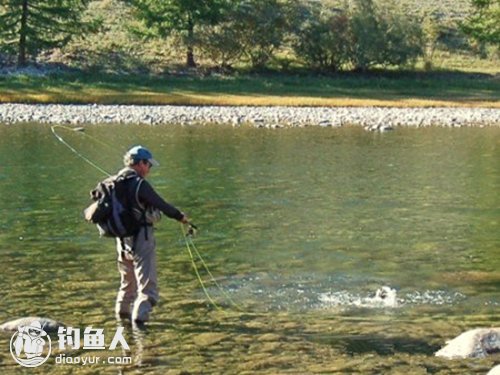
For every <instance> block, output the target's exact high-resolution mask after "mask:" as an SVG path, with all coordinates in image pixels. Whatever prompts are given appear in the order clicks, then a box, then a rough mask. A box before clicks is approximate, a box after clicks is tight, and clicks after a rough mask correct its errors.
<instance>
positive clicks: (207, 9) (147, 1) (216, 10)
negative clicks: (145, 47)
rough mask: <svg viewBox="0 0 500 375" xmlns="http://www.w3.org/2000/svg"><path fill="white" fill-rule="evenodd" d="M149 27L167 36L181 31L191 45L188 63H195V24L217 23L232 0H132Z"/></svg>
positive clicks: (160, 35)
mask: <svg viewBox="0 0 500 375" xmlns="http://www.w3.org/2000/svg"><path fill="white" fill-rule="evenodd" d="M128 1H129V2H130V3H131V4H132V5H133V6H134V8H135V9H136V14H137V17H138V18H139V19H141V20H142V21H143V22H144V23H145V25H146V27H147V28H148V29H149V36H154V37H162V38H163V37H166V36H168V35H169V34H170V33H171V32H172V31H177V32H180V33H181V34H182V35H183V37H184V44H185V46H186V48H187V53H186V65H187V66H188V67H195V66H196V62H195V58H194V48H193V47H194V44H195V28H196V27H197V26H200V25H203V24H205V25H207V24H209V25H210V24H212V25H213V24H216V23H217V22H218V21H220V19H221V18H222V17H223V14H224V11H225V10H226V9H227V7H228V6H229V4H230V3H231V1H230V0H128Z"/></svg>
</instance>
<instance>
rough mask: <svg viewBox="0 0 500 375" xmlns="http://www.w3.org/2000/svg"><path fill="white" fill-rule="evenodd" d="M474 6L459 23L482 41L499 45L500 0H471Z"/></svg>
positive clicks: (465, 30)
mask: <svg viewBox="0 0 500 375" xmlns="http://www.w3.org/2000/svg"><path fill="white" fill-rule="evenodd" d="M471 3H472V6H473V8H474V10H473V12H472V14H471V15H470V16H469V17H468V19H467V20H466V21H465V22H463V23H462V24H461V26H462V29H463V31H464V32H465V33H466V34H468V35H470V36H471V37H473V38H474V39H476V40H478V41H479V42H483V43H491V44H494V45H496V46H498V47H500V0H471Z"/></svg>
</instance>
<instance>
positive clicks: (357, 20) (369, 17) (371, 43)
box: [350, 0, 424, 71]
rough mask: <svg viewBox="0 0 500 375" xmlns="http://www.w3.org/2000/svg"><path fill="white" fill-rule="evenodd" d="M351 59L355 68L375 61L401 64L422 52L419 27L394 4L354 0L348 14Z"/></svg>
mask: <svg viewBox="0 0 500 375" xmlns="http://www.w3.org/2000/svg"><path fill="white" fill-rule="evenodd" d="M350 32H351V43H350V45H351V52H350V56H351V62H352V64H353V66H354V68H355V70H361V71H365V70H367V69H369V68H370V67H373V66H374V65H384V66H385V65H395V66H401V65H405V64H407V63H410V62H413V61H415V60H416V58H417V57H418V56H421V55H422V54H423V50H424V39H423V32H422V27H421V25H420V24H418V23H417V22H416V21H413V20H411V19H410V18H409V17H407V16H405V15H403V14H402V13H400V12H399V11H398V10H397V9H395V8H394V7H387V6H386V7H385V8H378V7H377V6H376V5H375V3H374V2H373V0H356V1H355V8H354V10H353V11H352V12H351V16H350Z"/></svg>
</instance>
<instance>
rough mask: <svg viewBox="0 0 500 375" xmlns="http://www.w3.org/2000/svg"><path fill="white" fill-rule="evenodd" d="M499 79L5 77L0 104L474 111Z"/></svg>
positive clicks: (385, 75)
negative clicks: (451, 108)
mask: <svg viewBox="0 0 500 375" xmlns="http://www.w3.org/2000/svg"><path fill="white" fill-rule="evenodd" d="M499 99H500V79H499V78H498V77H495V76H494V75H489V74H477V73H463V72H461V73H459V72H439V73H437V72H433V73H424V72H422V73H414V72H381V73H370V74H364V75H360V74H342V75H335V76H319V75H301V74H287V75H284V74H279V75H277V74H260V75H250V74H239V75H233V76H218V75H217V76H214V75H211V76H207V77H203V76H194V75H193V76H190V75H187V76H164V77H152V76H118V75H102V74H100V75H91V74H83V73H71V74H70V73H64V74H58V75H53V76H45V77H29V76H10V77H0V102H3V103H6V102H17V103H99V104H152V105H159V104H175V105H257V106H258V105H297V106H309V105H310V106H320V105H321V106H364V105H367V106H371V105H377V106H470V107H495V108H500V100H499Z"/></svg>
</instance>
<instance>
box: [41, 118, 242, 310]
mask: <svg viewBox="0 0 500 375" xmlns="http://www.w3.org/2000/svg"><path fill="white" fill-rule="evenodd" d="M56 128H61V129H65V130H69V131H73V132H75V131H78V130H80V128H71V127H69V126H64V125H53V126H51V128H50V130H51V131H52V134H54V136H55V137H56V138H57V140H58V141H59V142H61V143H62V144H63V145H64V146H66V147H67V148H69V149H70V150H71V152H73V153H74V154H75V155H76V156H78V157H79V158H80V159H82V160H83V161H85V162H86V163H88V164H89V165H91V166H92V167H94V168H95V169H97V170H98V171H99V172H101V173H103V174H105V175H106V176H108V177H111V176H112V175H111V173H109V172H108V171H106V170H105V169H103V168H101V167H100V166H98V165H97V164H96V163H94V162H93V161H92V160H90V159H89V158H87V157H86V156H84V155H83V154H82V153H80V152H78V150H76V149H75V148H74V147H73V146H71V145H70V144H69V143H68V142H66V141H65V140H64V139H63V137H61V136H60V135H59V134H57V132H56V131H55V129H56ZM85 136H86V137H89V138H91V139H93V140H94V141H95V142H98V143H100V144H101V145H103V146H106V147H108V148H110V149H111V148H112V147H111V146H110V145H109V144H107V143H105V142H103V141H101V140H99V139H98V138H95V137H92V136H91V135H89V134H86V133H85ZM191 227H193V228H194V229H196V227H195V226H194V225H193V224H190V231H189V234H188V233H186V232H185V230H184V227H183V226H182V224H181V230H182V234H183V236H184V240H185V244H186V249H187V251H188V254H189V257H190V259H191V264H192V266H193V269H194V271H195V274H196V277H197V279H198V282H199V283H200V286H201V288H202V289H203V292H204V293H205V296H206V297H207V299H208V301H210V303H211V304H212V305H213V306H214V307H215V308H216V309H217V310H219V311H222V312H224V313H226V312H225V311H224V309H222V307H220V306H219V305H217V303H216V302H215V301H214V300H213V298H212V297H211V296H210V294H209V293H208V290H207V288H206V287H205V283H204V282H203V279H202V278H201V276H200V272H199V270H198V267H197V266H196V262H195V259H194V256H193V252H192V250H191V247H192V248H193V250H194V251H195V253H196V256H197V257H198V259H199V260H200V261H201V263H202V265H203V267H204V268H205V270H206V272H207V274H208V275H209V276H210V278H211V281H212V282H213V283H214V284H215V285H216V286H217V288H218V289H219V290H220V291H221V292H222V294H223V295H224V296H225V297H226V298H227V300H228V301H229V302H230V303H231V304H232V305H233V306H234V307H236V308H237V309H238V310H240V311H242V309H241V308H240V307H239V306H238V305H237V304H236V303H235V302H234V301H233V299H232V298H231V297H230V296H229V294H227V293H226V292H225V291H224V289H223V288H222V287H221V286H220V285H219V283H218V282H217V280H216V279H215V277H214V276H213V274H212V272H210V269H209V268H208V265H207V264H206V262H205V260H204V259H203V257H202V256H201V254H200V252H199V251H198V248H197V247H196V245H195V244H194V242H193V240H192V232H191Z"/></svg>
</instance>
